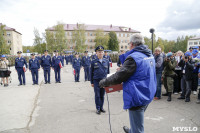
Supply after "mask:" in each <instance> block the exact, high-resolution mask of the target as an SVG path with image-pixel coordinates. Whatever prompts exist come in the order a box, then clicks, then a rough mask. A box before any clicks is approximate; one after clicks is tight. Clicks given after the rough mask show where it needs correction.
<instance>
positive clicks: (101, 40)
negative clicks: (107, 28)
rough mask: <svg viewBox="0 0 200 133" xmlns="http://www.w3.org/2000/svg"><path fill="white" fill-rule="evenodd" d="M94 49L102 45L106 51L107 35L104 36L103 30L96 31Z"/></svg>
mask: <svg viewBox="0 0 200 133" xmlns="http://www.w3.org/2000/svg"><path fill="white" fill-rule="evenodd" d="M94 41H95V47H97V46H99V45H102V46H103V47H104V49H108V41H109V35H108V34H105V35H104V32H103V30H101V29H98V30H96V37H95V40H94Z"/></svg>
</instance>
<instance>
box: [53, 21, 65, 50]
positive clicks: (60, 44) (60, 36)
mask: <svg viewBox="0 0 200 133" xmlns="http://www.w3.org/2000/svg"><path fill="white" fill-rule="evenodd" d="M54 30H55V34H54V38H55V45H56V49H57V50H58V51H60V52H61V51H63V50H64V49H66V48H67V37H66V35H65V30H64V24H62V23H61V22H58V23H57V25H56V26H54Z"/></svg>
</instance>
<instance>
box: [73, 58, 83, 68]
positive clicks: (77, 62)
mask: <svg viewBox="0 0 200 133" xmlns="http://www.w3.org/2000/svg"><path fill="white" fill-rule="evenodd" d="M81 66H82V62H81V59H80V58H78V59H76V58H74V59H73V61H72V67H73V68H74V69H76V68H81Z"/></svg>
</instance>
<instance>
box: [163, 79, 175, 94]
mask: <svg viewBox="0 0 200 133" xmlns="http://www.w3.org/2000/svg"><path fill="white" fill-rule="evenodd" d="M163 82H164V87H165V89H166V92H167V93H168V92H172V91H173V89H174V79H173V78H172V77H168V76H165V77H164V78H163Z"/></svg>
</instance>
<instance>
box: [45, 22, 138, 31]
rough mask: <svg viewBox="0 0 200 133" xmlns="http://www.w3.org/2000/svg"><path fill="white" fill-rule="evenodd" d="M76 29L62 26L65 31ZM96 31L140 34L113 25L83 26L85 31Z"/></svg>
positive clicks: (52, 29)
mask: <svg viewBox="0 0 200 133" xmlns="http://www.w3.org/2000/svg"><path fill="white" fill-rule="evenodd" d="M77 27H78V24H64V30H65V31H73V30H74V29H76V28H77ZM123 28H127V29H128V30H127V31H125V30H123ZM97 29H101V30H103V31H107V32H110V31H114V32H131V33H140V31H136V30H133V29H131V28H129V27H125V26H113V25H85V30H86V31H95V30H97ZM46 30H50V31H54V27H51V28H48V29H46Z"/></svg>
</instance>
